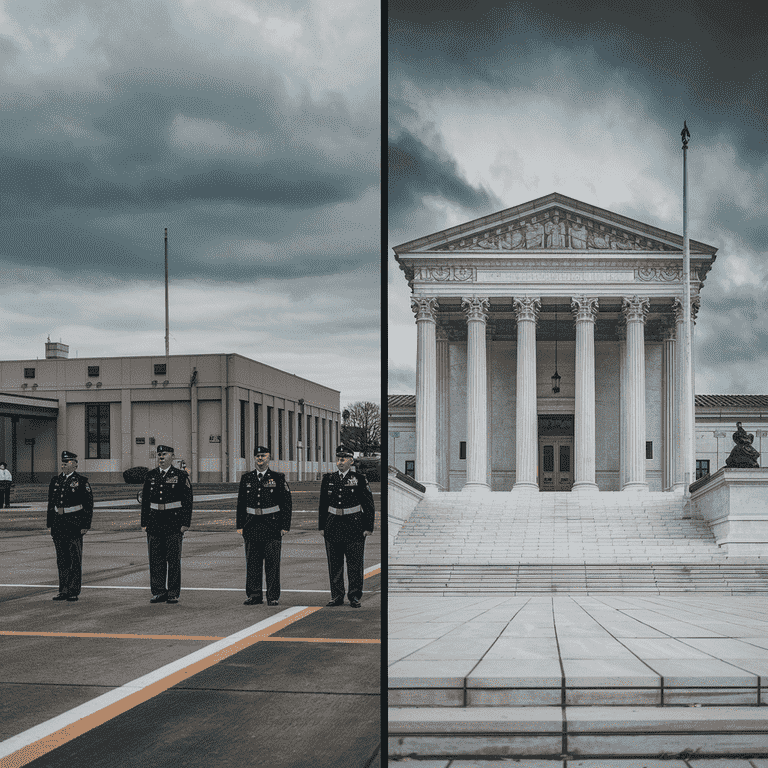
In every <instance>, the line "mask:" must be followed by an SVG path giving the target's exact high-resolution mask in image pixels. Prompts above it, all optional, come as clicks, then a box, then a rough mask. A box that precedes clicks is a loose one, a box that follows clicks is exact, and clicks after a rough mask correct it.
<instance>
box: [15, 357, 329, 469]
mask: <svg viewBox="0 0 768 768" xmlns="http://www.w3.org/2000/svg"><path fill="white" fill-rule="evenodd" d="M46 353H47V354H46V359H44V360H9V361H0V460H4V461H6V462H7V464H8V468H9V469H10V470H11V472H12V474H13V476H14V480H15V481H17V482H23V481H28V480H30V479H31V478H32V475H33V474H34V476H35V478H36V479H45V478H46V477H49V476H50V475H52V474H56V473H57V472H58V468H59V455H60V453H61V451H62V450H70V451H74V452H75V453H76V454H78V457H79V471H81V472H82V473H83V474H85V475H87V476H88V477H89V478H90V479H91V480H92V481H93V482H116V483H118V482H119V483H121V482H123V475H122V473H123V472H124V471H125V470H126V469H129V468H130V467H136V466H144V467H153V466H155V464H156V458H157V457H156V452H155V446H156V445H160V444H166V445H172V446H173V447H174V449H175V452H176V459H177V460H183V461H184V463H185V465H186V468H187V471H189V473H190V476H191V479H192V482H237V480H238V479H239V478H240V476H241V475H242V474H243V473H244V472H247V471H249V470H251V469H253V468H254V466H255V465H254V461H253V451H254V448H255V446H256V445H266V446H268V447H269V448H270V450H271V453H272V467H273V469H275V470H277V471H279V472H285V473H286V475H287V477H288V478H289V479H291V480H303V479H310V478H315V477H317V476H318V475H319V474H320V473H322V472H327V471H331V470H332V469H333V468H334V454H335V450H336V445H337V444H338V442H339V429H340V420H341V415H340V414H341V409H340V393H339V391H338V390H335V389H330V388H329V387H325V386H323V385H321V384H317V383H315V382H313V381H309V380H308V379H304V378H301V377H299V376H295V375H293V374H290V373H286V372H285V371H281V370H278V369H277V368H273V367H271V366H269V365H265V364H263V363H259V362H257V361H255V360H250V359H248V358H246V357H243V356H242V355H237V354H206V355H171V356H169V357H168V358H167V361H166V357H165V356H164V355H158V356H146V357H93V358H75V359H70V358H68V357H67V354H68V348H67V347H66V345H63V344H60V343H56V344H52V343H50V342H49V343H48V344H47V345H46Z"/></svg>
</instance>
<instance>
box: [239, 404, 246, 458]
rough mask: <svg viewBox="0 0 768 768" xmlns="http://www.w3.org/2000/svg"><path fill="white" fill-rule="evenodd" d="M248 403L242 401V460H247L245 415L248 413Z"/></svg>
mask: <svg viewBox="0 0 768 768" xmlns="http://www.w3.org/2000/svg"><path fill="white" fill-rule="evenodd" d="M247 407H248V403H247V402H246V401H245V400H241V401H240V458H241V459H244V458H245V415H246V414H247V413H248V411H246V408H247Z"/></svg>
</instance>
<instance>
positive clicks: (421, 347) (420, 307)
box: [411, 296, 438, 493]
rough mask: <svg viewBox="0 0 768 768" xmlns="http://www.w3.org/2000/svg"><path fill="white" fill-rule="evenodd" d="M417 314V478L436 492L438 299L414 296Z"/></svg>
mask: <svg viewBox="0 0 768 768" xmlns="http://www.w3.org/2000/svg"><path fill="white" fill-rule="evenodd" d="M411 309H412V310H413V312H414V314H415V315H416V329H417V335H416V467H415V469H416V472H415V474H416V480H418V482H420V483H421V484H422V485H423V486H424V487H425V488H426V490H427V493H436V492H437V489H438V488H437V477H436V470H437V389H436V385H437V354H436V349H435V328H436V326H437V299H434V298H427V297H423V296H419V297H415V296H414V297H412V298H411Z"/></svg>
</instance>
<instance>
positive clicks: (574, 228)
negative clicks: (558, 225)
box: [569, 224, 587, 250]
mask: <svg viewBox="0 0 768 768" xmlns="http://www.w3.org/2000/svg"><path fill="white" fill-rule="evenodd" d="M569 229H570V235H571V248H580V249H582V250H585V249H586V247H587V228H586V227H585V226H584V225H583V224H571V225H570V226H569Z"/></svg>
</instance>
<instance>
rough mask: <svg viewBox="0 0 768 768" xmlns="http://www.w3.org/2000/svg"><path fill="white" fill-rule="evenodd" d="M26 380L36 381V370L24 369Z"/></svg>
mask: <svg viewBox="0 0 768 768" xmlns="http://www.w3.org/2000/svg"><path fill="white" fill-rule="evenodd" d="M24 378H25V379H34V378H35V369H34V368H25V369H24Z"/></svg>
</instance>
